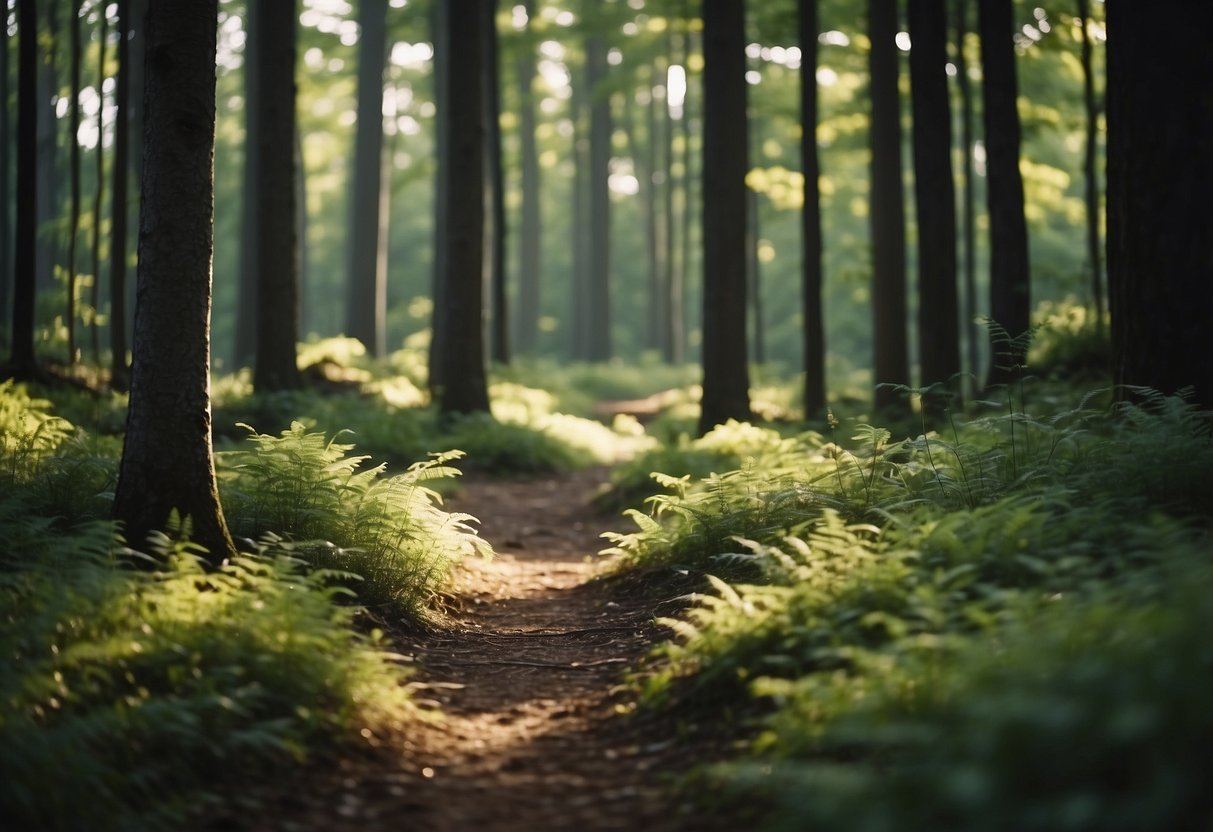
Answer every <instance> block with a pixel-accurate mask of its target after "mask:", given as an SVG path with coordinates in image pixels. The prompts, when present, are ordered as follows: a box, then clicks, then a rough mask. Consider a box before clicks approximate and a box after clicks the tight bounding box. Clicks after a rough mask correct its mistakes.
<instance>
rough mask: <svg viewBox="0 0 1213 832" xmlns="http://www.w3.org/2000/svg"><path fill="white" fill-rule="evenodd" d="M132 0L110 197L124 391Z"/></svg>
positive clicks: (123, 6) (124, 0) (114, 328)
mask: <svg viewBox="0 0 1213 832" xmlns="http://www.w3.org/2000/svg"><path fill="white" fill-rule="evenodd" d="M130 13H131V4H130V0H118V21H117V26H116V27H115V28H116V29H117V30H118V74H117V77H116V78H115V79H114V85H115V87H116V89H115V104H116V105H117V110H118V118H117V119H116V120H115V121H114V170H113V177H114V185H113V196H112V197H111V199H110V214H111V216H112V219H111V221H110V222H111V234H110V329H109V332H110V385H111V386H112V387H113V388H114V389H115V390H119V391H125V390H126V389H127V387H128V386H129V384H130V376H129V372H130V371H129V368H128V367H127V365H126V214H127V199H126V195H127V184H128V182H129V180H130V175H131V174H130V159H129V155H128V154H129V153H130V119H129V118H128V117H127V107H128V106H129V104H130V90H131V79H130V46H129V42H130V31H131V20H130Z"/></svg>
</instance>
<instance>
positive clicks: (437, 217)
mask: <svg viewBox="0 0 1213 832" xmlns="http://www.w3.org/2000/svg"><path fill="white" fill-rule="evenodd" d="M447 20H448V15H447V14H446V8H445V4H443V3H435V4H434V5H433V6H431V7H430V26H431V28H432V30H433V34H432V38H433V41H434V72H433V79H434V101H435V102H436V103H437V108H436V112H435V114H434V246H433V250H434V263H433V269H434V271H433V275H432V276H431V281H432V283H431V290H430V298H431V300H432V309H431V312H430V353H429V361H428V365H427V377H428V378H427V384H428V386H429V390H430V398H431V399H434V400H435V401H436V400H437V399H438V395H439V391H440V390H441V389H442V384H443V375H442V374H443V361H444V359H443V356H445V355H446V341H447V334H446V329H445V327H446V320H447V309H446V305H447V285H446V274H447V263H446V255H447V236H448V230H447V225H446V223H447V214H448V210H449V203H450V195H449V191H448V187H449V182H450V180H449V178H448V168H449V167H450V165H451V152H450V147H451V127H450V123H451V119H450V108H451V105H452V100H451V94H450V90H449V88H448V70H447V63H448V62H449V61H450V55H451V38H450V32H449V31H448V28H447Z"/></svg>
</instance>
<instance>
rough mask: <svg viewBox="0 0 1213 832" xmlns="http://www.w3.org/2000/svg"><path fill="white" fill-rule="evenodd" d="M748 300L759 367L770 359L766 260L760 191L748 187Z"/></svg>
mask: <svg viewBox="0 0 1213 832" xmlns="http://www.w3.org/2000/svg"><path fill="white" fill-rule="evenodd" d="M745 201H746V223H745V238H746V239H745V251H746V303H747V306H748V308H749V311H750V344H751V347H750V352H751V354H752V355H753V356H754V362H755V363H756V364H758V365H759V366H761V365H763V364H765V363H766V361H767V350H766V331H765V324H764V323H763V322H764V320H765V319H766V316H765V315H764V314H763V312H762V260H761V259H760V257H759V252H758V248H759V245H760V244H761V242H762V240H761V238H760V236H759V235H760V230H759V229H760V226H759V224H758V205H759V198H758V191H755V190H752V189H750V188H746V193H745Z"/></svg>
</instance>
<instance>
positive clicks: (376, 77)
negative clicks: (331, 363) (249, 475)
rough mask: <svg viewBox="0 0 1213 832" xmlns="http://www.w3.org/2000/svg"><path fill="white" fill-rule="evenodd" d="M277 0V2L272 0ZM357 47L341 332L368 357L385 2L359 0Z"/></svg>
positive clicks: (378, 310) (376, 342) (376, 335)
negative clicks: (355, 111)
mask: <svg viewBox="0 0 1213 832" xmlns="http://www.w3.org/2000/svg"><path fill="white" fill-rule="evenodd" d="M278 1H279V2H281V0H278ZM358 23H359V28H360V29H361V32H362V35H361V41H360V42H359V49H358V124H357V126H356V128H355V135H354V176H353V179H352V182H353V185H352V188H351V190H350V230H349V236H348V237H347V238H346V239H347V244H346V246H347V248H346V254H347V261H348V275H349V276H348V278H347V279H348V280H349V284H348V287H349V294H348V295H347V298H348V299H347V302H346V310H345V321H346V324H345V329H346V334H347V335H349V336H351V337H353V338H357V339H358V340H359V341H361V342H362V343H363V345H364V346H365V347H366V348H367V351H368V352H370V353H371V354H372V355H376V356H382V355H383V354H384V353H385V352H386V341H385V336H384V325H385V321H386V318H387V283H386V280H385V281H384V282H383V283H382V284H381V283H380V281H379V280H378V273H377V271H376V268H375V256H376V252H377V251H378V234H379V187H380V180H381V177H380V166H381V165H382V163H383V68H384V64H385V61H386V60H387V0H362V3H361V5H360V6H359V16H358Z"/></svg>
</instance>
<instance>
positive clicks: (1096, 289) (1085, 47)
mask: <svg viewBox="0 0 1213 832" xmlns="http://www.w3.org/2000/svg"><path fill="white" fill-rule="evenodd" d="M1090 5H1091V4H1090V2H1089V0H1078V18H1079V21H1080V22H1081V25H1082V93H1083V95H1082V98H1083V106H1084V109H1085V110H1086V114H1087V124H1086V154H1085V156H1084V158H1083V176H1084V178H1085V179H1086V189H1085V194H1084V196H1085V198H1086V205H1087V256H1088V257H1089V258H1090V260H1091V304H1092V305H1093V306H1094V307H1095V331H1096V333H1098V334H1099V335H1100V336H1101V337H1102V336H1103V331H1104V291H1103V256H1102V255H1103V237H1102V235H1101V234H1100V222H1099V221H1100V213H1099V174H1098V172H1097V170H1096V168H1097V166H1098V157H1099V149H1098V141H1099V105H1098V104H1097V103H1096V100H1095V70H1094V67H1093V66H1092V65H1091V64H1092V61H1091V34H1090V32H1089V31H1088V29H1087V26H1088V24H1089V23H1090V21H1091V10H1090Z"/></svg>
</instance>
